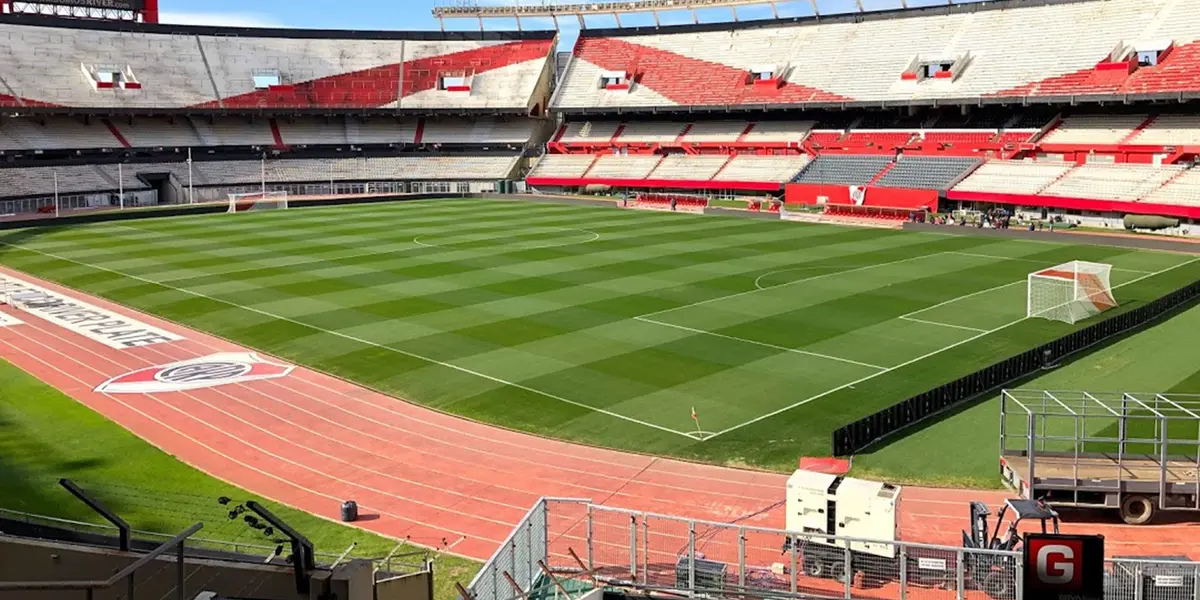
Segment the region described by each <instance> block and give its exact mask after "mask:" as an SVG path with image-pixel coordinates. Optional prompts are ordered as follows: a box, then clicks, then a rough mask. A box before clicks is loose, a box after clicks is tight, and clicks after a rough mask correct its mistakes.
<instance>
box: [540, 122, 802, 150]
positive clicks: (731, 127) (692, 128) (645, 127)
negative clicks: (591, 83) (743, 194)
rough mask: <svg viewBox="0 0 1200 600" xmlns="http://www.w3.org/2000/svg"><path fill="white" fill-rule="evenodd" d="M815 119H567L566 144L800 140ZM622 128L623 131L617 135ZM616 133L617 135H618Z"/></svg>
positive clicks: (753, 143)
mask: <svg viewBox="0 0 1200 600" xmlns="http://www.w3.org/2000/svg"><path fill="white" fill-rule="evenodd" d="M812 126H813V123H812V122H811V121H758V122H754V121H731V120H717V121H707V120H706V121H693V122H690V123H689V122H677V121H628V122H618V121H583V122H571V123H567V125H566V129H564V131H563V135H562V137H561V138H559V140H558V141H559V142H562V143H564V144H590V145H597V144H600V145H608V143H609V142H610V141H611V142H614V143H616V144H638V143H645V144H673V143H675V142H679V143H681V144H714V143H725V144H732V143H735V142H736V143H740V144H744V145H755V144H764V145H765V144H785V143H790V144H799V143H800V142H801V141H802V140H803V139H804V137H805V136H806V135H808V132H809V130H810V129H812ZM618 131H619V132H620V135H617V133H618ZM614 136H615V137H614Z"/></svg>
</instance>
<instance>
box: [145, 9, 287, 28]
mask: <svg viewBox="0 0 1200 600" xmlns="http://www.w3.org/2000/svg"><path fill="white" fill-rule="evenodd" d="M158 20H159V21H160V22H163V23H173V24H176V25H213V26H217V27H283V23H281V22H280V21H279V20H278V19H276V18H275V17H273V16H271V15H264V14H259V13H248V12H247V13H241V12H172V11H163V12H161V13H159V15H158Z"/></svg>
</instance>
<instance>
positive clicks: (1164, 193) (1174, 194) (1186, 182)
mask: <svg viewBox="0 0 1200 600" xmlns="http://www.w3.org/2000/svg"><path fill="white" fill-rule="evenodd" d="M1142 201H1143V202H1156V203H1159V204H1187V205H1190V206H1200V169H1197V168H1192V169H1188V170H1187V171H1185V172H1183V173H1180V174H1178V176H1177V177H1175V178H1174V179H1171V180H1170V181H1168V182H1167V184H1166V185H1164V186H1162V187H1160V188H1158V189H1157V190H1154V191H1153V192H1151V193H1149V194H1147V195H1145V196H1143V197H1142Z"/></svg>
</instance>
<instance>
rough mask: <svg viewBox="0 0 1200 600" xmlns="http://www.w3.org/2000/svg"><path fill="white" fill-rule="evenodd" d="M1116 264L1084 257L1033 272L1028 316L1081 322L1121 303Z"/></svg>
mask: <svg viewBox="0 0 1200 600" xmlns="http://www.w3.org/2000/svg"><path fill="white" fill-rule="evenodd" d="M1111 273H1112V265H1105V264H1101V263H1093V262H1085V261H1081V260H1076V261H1072V262H1069V263H1064V264H1061V265H1058V266H1054V267H1050V268H1049V269H1043V270H1041V271H1038V272H1036V273H1030V274H1029V298H1028V308H1027V311H1026V316H1027V317H1030V318H1032V317H1038V318H1041V319H1050V320H1052V321H1062V322H1064V323H1078V322H1079V321H1082V320H1084V319H1087V318H1089V317H1092V316H1095V315H1098V314H1100V313H1102V312H1104V311H1106V310H1108V309H1110V308H1114V307H1116V306H1117V301H1116V300H1115V299H1114V298H1113V293H1112V280H1111V278H1110V274H1111Z"/></svg>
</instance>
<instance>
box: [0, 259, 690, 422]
mask: <svg viewBox="0 0 1200 600" xmlns="http://www.w3.org/2000/svg"><path fill="white" fill-rule="evenodd" d="M0 245H4V246H8V247H10V248H16V249H18V250H23V251H25V252H32V253H34V254H38V255H41V256H46V257H49V258H53V259H55V260H60V261H63V262H68V263H72V264H76V265H79V266H82V267H88V268H90V269H95V270H97V271H104V272H106V273H112V274H114V275H119V276H121V277H126V278H128V279H132V280H134V281H140V282H142V283H148V284H150V285H157V286H160V287H163V288H166V289H169V290H173V291H176V292H179V293H181V294H187V295H189V296H195V297H197V298H204V299H205V300H211V301H213V302H219V303H221V304H224V305H226V306H231V307H233V308H239V309H242V310H245V311H249V312H252V313H256V314H259V315H262V316H264V317H270V318H272V319H276V320H279V321H284V322H287V323H292V324H294V325H299V326H301V327H307V328H308V329H311V330H313V331H318V332H321V333H326V334H329V335H332V336H335V337H340V338H342V339H345V340H349V341H352V342H357V343H359V344H363V345H365V346H371V347H373V348H379V349H380V350H385V351H388V352H394V353H396V354H400V355H402V356H407V357H409V358H415V359H417V360H420V361H423V362H427V363H429V364H434V365H438V366H441V367H445V368H447V369H452V370H455V371H458V372H460V373H465V374H467V375H473V376H475V377H479V378H480V379H486V380H488V381H491V382H494V383H498V384H501V385H504V386H508V387H512V388H516V389H519V390H524V391H526V392H529V393H532V394H537V395H539V396H544V397H546V398H550V399H552V400H557V401H559V402H562V403H564V404H570V405H572V406H578V407H579V408H583V409H587V410H590V411H593V412H598V413H600V414H603V415H607V416H610V417H613V418H615V419H620V420H622V421H628V422H630V423H635V424H637V425H642V426H644V427H649V428H651V429H656V430H658V431H662V432H665V433H673V434H675V435H678V436H683V437H686V438H691V439H695V438H693V437H692V436H691V435H689V434H687V433H684V432H682V431H676V430H674V429H671V428H669V427H663V426H662V425H655V424H654V423H647V422H646V421H642V420H639V419H635V418H633V417H627V416H625V415H622V414H619V413H615V412H612V411H610V410H606V409H603V408H597V407H595V406H591V405H589V404H584V403H583V402H578V401H576V400H571V399H568V398H564V397H562V396H559V395H557V394H552V393H550V392H546V391H542V390H539V389H536V388H532V387H529V386H527V385H524V384H520V383H517V382H515V381H508V380H506V379H501V378H499V377H496V376H493V375H488V374H486V373H480V372H479V371H475V370H473V369H468V368H467V367H463V366H459V365H456V364H453V363H448V362H444V361H440V360H437V359H435V358H429V357H428V356H422V355H420V354H417V353H415V352H409V351H407V350H401V349H399V348H395V347H392V346H387V345H384V344H380V343H378V342H372V341H370V340H366V339H363V338H360V337H358V336H353V335H350V334H346V333H342V332H340V331H333V330H330V329H325V328H324V327H319V326H317V325H312V324H309V323H305V322H303V321H297V320H295V319H292V318H290V317H284V316H282V315H277V314H274V313H271V312H267V311H265V310H262V309H259V308H254V307H251V306H244V305H241V304H238V303H236V302H230V301H229V300H223V299H221V298H215V297H213V296H210V295H208V294H205V293H203V292H196V291H193V290H189V289H186V288H181V287H177V286H174V285H171V284H169V283H161V282H158V281H154V280H153V279H146V278H145V277H140V276H138V275H133V274H130V273H124V272H122V271H118V270H116V269H110V268H108V267H102V266H100V265H94V264H91V263H87V262H84V261H81V260H76V259H73V258H68V257H65V256H60V255H57V254H54V253H52V252H43V251H41V250H35V249H33V248H27V247H25V246H21V245H19V244H13V243H9V242H0Z"/></svg>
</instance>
